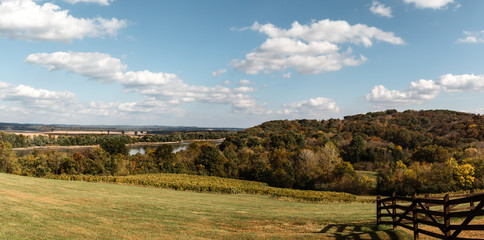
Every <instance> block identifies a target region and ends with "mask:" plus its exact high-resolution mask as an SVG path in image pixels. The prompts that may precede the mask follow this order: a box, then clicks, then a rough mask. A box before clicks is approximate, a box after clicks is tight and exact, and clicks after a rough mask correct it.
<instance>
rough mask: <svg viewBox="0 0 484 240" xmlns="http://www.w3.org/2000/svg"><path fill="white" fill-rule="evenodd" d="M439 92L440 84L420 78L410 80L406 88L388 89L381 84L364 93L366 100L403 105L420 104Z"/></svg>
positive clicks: (390, 104) (384, 104)
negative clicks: (414, 80)
mask: <svg viewBox="0 0 484 240" xmlns="http://www.w3.org/2000/svg"><path fill="white" fill-rule="evenodd" d="M439 93H440V86H438V85H437V84H436V83H435V82H434V81H432V80H424V79H421V80H419V81H418V82H411V83H410V86H409V87H408V88H407V89H406V90H388V89H387V88H385V87H384V86H383V85H377V86H375V87H374V88H373V89H372V90H371V92H370V93H368V94H367V95H366V100H367V101H369V102H372V103H374V104H376V105H381V106H404V105H410V104H421V103H423V102H425V101H428V100H431V99H434V98H435V97H437V96H438V95H439Z"/></svg>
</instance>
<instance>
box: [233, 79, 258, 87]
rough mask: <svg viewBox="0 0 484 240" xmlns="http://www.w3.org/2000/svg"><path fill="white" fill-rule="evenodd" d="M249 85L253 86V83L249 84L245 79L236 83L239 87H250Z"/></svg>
mask: <svg viewBox="0 0 484 240" xmlns="http://www.w3.org/2000/svg"><path fill="white" fill-rule="evenodd" d="M250 84H254V83H253V82H251V81H249V80H247V79H242V80H240V81H239V82H238V83H237V85H239V86H242V85H250Z"/></svg>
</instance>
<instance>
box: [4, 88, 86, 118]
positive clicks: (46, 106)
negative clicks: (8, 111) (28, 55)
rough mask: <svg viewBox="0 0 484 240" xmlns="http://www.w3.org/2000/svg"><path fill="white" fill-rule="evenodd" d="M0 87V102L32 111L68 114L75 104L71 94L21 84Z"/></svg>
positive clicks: (75, 99) (73, 95)
mask: <svg viewBox="0 0 484 240" xmlns="http://www.w3.org/2000/svg"><path fill="white" fill-rule="evenodd" d="M0 86H1V87H0V99H1V100H3V101H9V102H14V103H17V104H19V105H21V106H22V107H26V108H28V109H31V110H32V111H42V110H48V111H53V112H68V111H71V110H72V109H73V106H75V105H76V104H77V98H76V95H75V94H74V93H72V92H67V91H65V92H58V91H50V90H46V89H38V88H33V87H31V86H26V85H23V84H20V85H17V86H16V85H12V84H8V83H4V82H2V83H0Z"/></svg>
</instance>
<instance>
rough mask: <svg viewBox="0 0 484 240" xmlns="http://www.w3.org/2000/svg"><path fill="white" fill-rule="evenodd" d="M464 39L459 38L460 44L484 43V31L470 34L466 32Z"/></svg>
mask: <svg viewBox="0 0 484 240" xmlns="http://www.w3.org/2000/svg"><path fill="white" fill-rule="evenodd" d="M464 35H465V37H464V38H459V39H458V40H457V42H458V43H484V31H478V32H468V31H464Z"/></svg>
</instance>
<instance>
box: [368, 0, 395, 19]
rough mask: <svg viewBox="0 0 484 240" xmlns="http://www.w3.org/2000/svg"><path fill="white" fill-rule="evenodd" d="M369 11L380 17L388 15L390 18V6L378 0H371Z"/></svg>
mask: <svg viewBox="0 0 484 240" xmlns="http://www.w3.org/2000/svg"><path fill="white" fill-rule="evenodd" d="M370 11H371V12H372V13H373V14H375V15H377V16H380V17H388V18H391V17H393V16H392V8H391V7H387V6H385V5H384V4H382V3H380V2H378V1H373V2H372V4H371V7H370Z"/></svg>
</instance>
